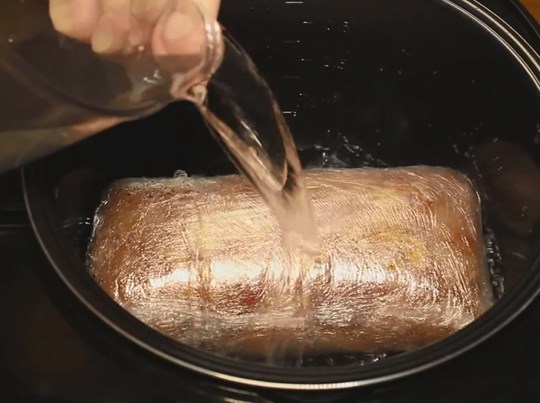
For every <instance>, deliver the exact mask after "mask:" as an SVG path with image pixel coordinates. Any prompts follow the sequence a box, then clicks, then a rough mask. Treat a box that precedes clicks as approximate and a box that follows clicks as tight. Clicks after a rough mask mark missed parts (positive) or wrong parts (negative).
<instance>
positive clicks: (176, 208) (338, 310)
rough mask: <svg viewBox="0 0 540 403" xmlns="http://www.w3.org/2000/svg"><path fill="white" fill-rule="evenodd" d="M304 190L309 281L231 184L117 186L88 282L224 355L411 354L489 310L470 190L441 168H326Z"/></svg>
mask: <svg viewBox="0 0 540 403" xmlns="http://www.w3.org/2000/svg"><path fill="white" fill-rule="evenodd" d="M306 182H307V186H308V190H309V192H310V195H311V198H312V200H313V204H314V215H315V218H316V221H317V225H318V227H319V229H320V234H319V235H320V238H321V240H322V242H321V243H322V249H321V252H320V256H318V257H317V258H316V259H315V260H314V261H313V262H312V264H310V265H309V267H305V268H304V269H303V270H297V271H294V270H293V271H291V270H290V264H289V263H288V262H290V259H289V255H288V254H287V253H286V252H285V250H284V248H283V247H282V241H281V237H280V234H281V232H280V227H279V225H278V223H277V222H276V220H275V219H274V217H273V215H272V214H271V213H270V211H269V209H268V207H267V206H266V205H265V204H264V202H263V201H262V199H261V198H260V196H259V195H258V193H257V192H256V191H255V190H254V189H253V188H252V187H251V185H250V184H249V183H248V182H247V181H246V180H245V179H244V178H243V177H241V176H223V177H214V178H188V177H177V178H170V179H125V180H121V181H118V182H115V183H113V184H112V185H111V186H110V188H109V189H108V190H107V191H106V193H105V194H104V198H103V202H102V204H101V205H100V207H99V208H98V210H97V213H96V216H95V222H94V235H93V239H92V242H91V244H90V249H89V254H88V256H89V268H90V271H91V273H92V275H93V276H94V277H95V278H96V280H97V282H98V283H99V285H100V286H101V287H102V288H103V290H105V292H107V293H108V294H109V295H110V296H111V297H112V298H113V299H114V300H115V301H116V302H117V303H118V304H120V305H121V306H122V307H124V308H125V309H126V310H127V311H129V312H130V313H132V314H133V315H134V316H135V317H137V318H139V319H140V320H141V321H143V322H145V323H146V324H148V325H149V326H151V327H153V328H155V329H157V330H159V331H161V332H162V333H164V334H166V335H168V336H170V337H172V338H174V339H176V340H178V341H180V342H182V343H185V344H188V345H190V346H193V347H196V348H200V349H204V350H206V351H211V352H214V353H218V354H224V355H230V354H232V355H242V356H254V357H270V356H272V354H274V352H275V351H277V350H280V351H281V352H282V353H283V352H286V353H287V352H301V353H302V354H333V353H346V354H349V353H376V352H397V351H405V350H411V349H415V348H419V347H422V346H425V345H427V344H431V343H433V342H436V341H439V340H441V339H443V338H445V337H447V336H449V335H451V334H452V333H454V332H456V331H457V330H459V329H461V328H463V327H464V326H466V325H467V324H469V323H470V322H471V321H473V320H474V319H475V318H477V317H478V316H480V315H481V314H482V313H483V312H485V311H486V310H487V309H488V308H489V307H490V306H491V304H492V302H493V295H492V288H491V284H490V279H489V273H488V270H487V268H486V264H485V256H484V244H483V238H482V225H481V215H480V203H479V198H478V196H477V193H476V192H475V191H474V189H473V188H472V186H471V183H470V181H469V180H468V179H467V178H465V177H464V176H462V175H461V174H459V173H457V172H455V171H453V170H450V169H446V168H436V167H411V168H393V169H343V170H337V169H321V170H310V171H307V172H306ZM291 272H294V273H297V276H296V277H295V278H292V277H293V276H291Z"/></svg>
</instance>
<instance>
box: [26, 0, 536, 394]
mask: <svg viewBox="0 0 540 403" xmlns="http://www.w3.org/2000/svg"><path fill="white" fill-rule="evenodd" d="M221 20H222V22H223V24H224V25H225V26H226V27H227V28H228V30H229V31H230V32H231V33H232V35H233V36H234V37H235V38H236V39H237V40H238V42H240V43H241V44H242V45H243V46H244V47H245V48H246V50H247V51H248V52H249V53H250V54H251V56H252V57H253V59H254V61H255V63H256V64H257V65H258V67H259V69H260V70H261V71H262V73H263V74H264V76H265V77H266V78H267V79H268V81H269V83H270V85H271V87H272V88H273V90H274V92H275V93H276V95H277V98H278V100H279V102H280V106H281V108H282V110H283V112H284V114H285V117H286V118H287V120H288V122H289V123H290V126H291V129H292V132H293V134H294V136H295V140H296V142H297V146H298V149H299V153H300V157H301V159H302V161H303V163H304V165H306V166H335V165H336V164H339V165H340V166H349V167H359V166H408V165H417V164H427V165H439V166H441V165H442V166H448V167H453V168H456V169H459V170H461V171H463V172H465V173H466V174H467V175H468V176H470V177H472V178H473V179H474V180H475V181H476V182H477V183H478V184H479V192H480V193H481V197H482V201H483V207H484V211H485V214H484V215H485V217H484V218H485V220H486V222H487V223H488V224H489V228H490V231H489V234H488V235H489V236H488V240H489V245H488V246H489V247H490V264H491V270H492V277H493V282H494V285H495V286H496V287H495V288H496V291H497V293H498V294H499V297H500V300H499V301H498V302H497V303H496V304H495V306H494V307H493V308H492V309H491V310H490V311H489V312H488V313H486V314H485V315H484V316H482V317H481V318H480V319H479V320H477V321H475V322H474V323H472V324H471V325H470V326H468V327H466V328H465V329H463V330H462V331H460V332H458V333H457V334H455V335H453V336H452V337H450V338H448V339H446V340H444V341H442V342H440V343H438V344H435V345H432V346H429V347H427V348H425V349H422V350H419V351H414V352H409V353H404V354H399V355H396V356H392V357H387V358H384V359H381V360H371V361H369V360H367V361H369V362H367V361H364V360H356V361H354V360H353V361H348V360H347V358H346V357H342V359H341V361H340V359H339V358H338V359H335V360H333V362H334V363H336V362H337V363H338V364H335V365H329V364H328V362H327V361H324V360H321V361H320V362H317V361H316V362H315V363H314V364H312V365H310V366H309V367H296V368H282V367H271V366H265V365H262V364H255V363H249V362H242V361H234V360H230V359H227V358H224V357H218V356H212V355H210V354H206V353H204V352H201V351H197V350H194V349H190V348H188V347H186V346H183V345H180V344H178V343H176V342H175V341H173V340H171V339H169V338H167V337H165V336H163V335H161V334H159V333H157V332H156V331H155V330H152V329H150V328H149V327H146V326H145V325H144V324H142V323H141V322H139V321H138V320H136V319H135V318H134V317H132V316H131V315H129V314H128V313H127V312H125V311H124V310H122V309H121V308H120V307H119V306H118V305H116V304H115V303H114V302H113V301H112V300H110V299H109V298H108V297H107V296H106V295H105V294H104V293H103V292H102V291H101V290H100V289H99V287H98V286H97V284H96V283H95V282H94V280H93V279H92V278H91V277H90V276H89V274H88V273H87V271H86V270H85V265H84V258H85V253H86V247H87V243H88V240H89V236H90V230H91V217H92V215H93V213H94V211H95V208H96V206H97V204H98V202H99V198H100V196H101V193H102V191H103V190H104V188H105V187H106V186H107V185H108V184H109V183H111V181H113V180H115V179H118V178H124V177H163V176H165V177H167V176H172V175H173V174H174V172H175V171H176V170H178V169H182V170H184V171H187V172H188V173H190V174H197V175H215V174H226V173H231V172H234V167H233V165H232V164H231V163H230V162H229V160H228V159H227V157H226V156H225V154H224V153H223V151H222V150H221V149H220V148H219V146H218V145H217V144H216V143H215V141H214V140H213V138H212V136H211V135H210V133H209V132H208V130H207V128H206V126H205V125H204V123H203V121H202V119H201V117H200V116H199V115H198V113H197V111H196V110H195V109H194V108H193V106H192V105H190V104H187V103H186V104H184V103H180V104H175V105H171V106H170V107H168V108H166V109H165V110H163V111H161V112H159V113H157V114H156V115H154V116H151V117H149V118H147V119H144V120H141V121H136V122H130V123H126V124H123V125H121V126H118V127H115V128H113V129H111V130H109V131H107V132H105V133H102V134H100V135H98V136H95V137H94V138H92V139H89V140H87V141H84V142H82V143H80V144H78V145H76V146H74V147H70V148H68V149H66V150H64V151H61V152H58V153H56V154H54V155H52V156H50V157H47V158H44V159H42V160H40V161H38V162H36V163H34V164H32V165H30V166H28V167H26V168H25V169H24V171H23V185H24V192H25V200H26V206H27V209H28V212H29V216H30V218H31V222H32V225H33V227H34V230H35V233H36V235H37V237H38V239H39V242H40V245H41V247H42V249H43V251H44V252H45V254H46V256H47V258H48V260H49V263H50V266H46V267H42V268H41V270H42V272H41V273H40V275H42V276H44V277H45V278H47V280H46V281H50V282H51V293H53V294H55V295H54V296H53V297H52V298H57V299H58V300H59V304H60V305H61V306H62V309H64V310H67V311H71V312H72V311H73V310H76V311H77V312H78V313H77V314H76V316H77V319H78V320H76V322H75V323H78V322H80V323H78V324H77V325H76V326H77V328H78V329H79V330H80V331H81V332H82V333H83V334H85V335H86V337H89V338H91V339H92V342H94V343H95V342H99V343H101V344H103V345H106V346H109V348H110V346H111V345H112V344H114V345H115V346H116V347H115V354H118V355H119V356H122V357H129V358H125V359H126V360H130V361H129V362H132V363H134V364H133V365H137V364H135V363H137V362H144V363H145V364H144V365H150V366H151V367H152V368H156V369H155V370H156V371H164V373H166V375H163V378H162V379H163V382H165V380H168V381H172V382H177V383H178V385H180V384H184V383H186V380H187V379H204V382H205V384H206V385H213V386H209V387H212V388H216V386H215V385H234V386H233V388H236V389H235V390H244V391H248V390H249V391H253V390H258V391H259V392H254V393H257V394H256V395H247V396H252V398H253V400H251V398H249V397H246V398H245V399H246V400H245V401H256V399H262V397H261V396H265V394H266V393H269V395H268V396H273V398H277V399H278V400H279V399H281V398H284V397H283V396H297V397H298V396H302V394H299V393H300V392H298V391H310V392H313V391H319V392H318V393H320V394H318V395H314V394H309V396H310V397H309V398H310V399H312V398H314V397H315V396H321V397H329V398H330V397H332V398H333V399H334V398H335V399H341V398H346V397H350V396H362V395H364V396H378V395H377V394H378V393H383V392H381V391H384V390H387V389H388V388H391V387H393V386H391V385H396V382H397V383H398V384H399V383H400V382H401V383H403V382H413V380H414V379H424V380H426V382H427V379H431V378H421V377H422V376H429V375H416V377H412V378H411V376H412V375H413V374H417V373H424V372H426V371H427V372H426V373H427V374H438V375H437V376H438V377H447V378H448V379H447V380H446V382H444V383H443V384H441V385H444V386H441V390H440V393H442V394H447V395H449V396H450V395H451V393H453V392H456V391H454V390H453V389H454V388H455V389H459V388H460V386H459V385H460V383H462V382H467V381H465V380H463V379H462V380H459V381H458V378H457V377H458V376H461V375H464V376H471V375H470V373H471V371H474V369H473V367H472V366H471V367H469V368H465V369H462V370H449V372H448V373H447V374H449V375H445V372H444V371H443V370H442V369H440V368H444V367H445V366H444V365H443V366H442V367H441V365H442V364H443V363H448V362H450V364H445V365H451V362H453V361H459V360H463V359H465V357H467V356H469V357H472V356H474V355H475V354H476V355H477V356H478V354H480V353H477V351H479V349H481V348H482V347H483V346H487V345H491V346H492V348H493V345H494V344H493V343H491V342H490V341H488V342H486V340H487V339H489V338H490V337H491V336H493V335H494V334H496V333H497V332H500V331H504V330H503V329H504V327H505V326H506V325H508V324H509V323H510V322H511V321H512V320H513V319H515V318H516V317H517V316H518V315H519V314H520V313H521V312H522V311H523V310H525V309H526V308H527V307H528V306H529V305H530V304H531V302H532V301H533V300H534V298H535V297H536V295H537V294H538V291H539V290H540V268H539V267H538V265H539V261H538V258H539V256H540V255H539V254H538V251H539V249H538V247H539V246H540V232H539V226H538V225H537V224H538V222H539V221H538V220H540V200H538V199H540V165H538V164H540V57H539V54H538V52H539V51H540V35H539V30H538V26H537V25H536V23H535V22H534V21H533V20H532V18H530V17H529V16H528V15H527V14H526V12H525V11H524V10H523V9H522V8H521V7H520V6H519V5H518V4H517V3H513V2H509V1H485V2H482V3H480V2H477V1H475V0H409V1H401V0H388V1H384V2H381V1H378V0H362V1H349V0H332V1H329V0H305V1H284V2H276V1H270V0H257V1H250V0H243V1H234V0H232V1H225V2H224V4H223V10H222V17H221ZM53 290H54V291H53ZM66 298H67V299H66ZM66 301H69V303H68V302H66ZM83 318H84V320H82V319H83ZM89 323H91V325H89ZM85 329H87V331H86V330H85ZM95 329H99V330H98V331H96V330H95ZM490 343H491V344H490ZM486 348H487V347H486ZM505 348H506V347H505ZM469 350H473V351H472V352H471V351H469ZM465 352H467V354H465V356H464V357H460V358H456V357H458V356H462V355H463V354H464V353H465ZM483 354H484V356H486V357H489V358H487V359H488V360H492V361H490V362H494V363H496V362H497V359H496V357H497V355H500V354H501V352H500V351H492V352H486V350H484V353H483ZM462 362H464V361H462ZM501 370H502V368H501ZM437 371H438V372H437ZM432 376H435V375H432ZM199 377H201V378H199ZM418 377H420V378H418ZM397 380H399V381H397ZM452 380H453V382H451V381H452ZM429 382H431V381H429ZM449 382H450V383H453V385H450V384H449ZM416 384H417V385H418V387H419V388H422V387H426V388H428V387H430V386H429V385H422V381H417V382H416ZM217 388H218V389H220V388H222V386H218V387H217ZM254 388H256V389H254ZM259 388H260V389H259ZM218 389H215V390H218ZM338 389H339V390H340V391H336V390H338ZM220 390H221V389H220ZM293 390H295V391H297V392H294V393H296V394H293V395H287V392H285V391H293ZM329 390H332V391H334V392H332V394H328V393H330V392H328V391H329ZM323 391H326V392H324V393H323ZM430 393H431V394H430V395H429V396H431V399H434V398H435V397H434V396H436V395H437V394H436V393H437V391H434V390H432V391H431V392H430ZM381 396H382V395H381ZM410 396H412V395H410ZM426 396H427V395H426ZM453 396H458V395H453ZM480 397H481V396H480ZM180 398H181V397H180V396H178V399H180ZM269 398H270V399H272V397H269ZM381 399H382V398H381ZM179 401H182V400H179ZM229 401H230V400H229ZM239 401H241V400H239ZM260 401H263V400H260ZM371 401H382V400H377V398H376V397H373V399H372V400H371ZM415 401H416V400H415Z"/></svg>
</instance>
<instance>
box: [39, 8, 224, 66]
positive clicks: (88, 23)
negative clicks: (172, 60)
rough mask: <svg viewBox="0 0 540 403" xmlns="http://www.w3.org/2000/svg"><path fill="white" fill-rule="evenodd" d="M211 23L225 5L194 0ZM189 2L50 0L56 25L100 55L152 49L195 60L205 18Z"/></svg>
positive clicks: (158, 53) (203, 40)
mask: <svg viewBox="0 0 540 403" xmlns="http://www.w3.org/2000/svg"><path fill="white" fill-rule="evenodd" d="M192 1H194V2H196V4H197V5H198V6H199V7H200V9H201V11H202V12H203V13H205V15H207V16H208V17H210V18H212V19H216V18H217V14H218V11H219V4H220V0H192ZM193 4H194V3H191V2H190V1H188V0H49V13H50V17H51V20H52V23H53V26H54V27H55V29H56V30H57V31H59V32H60V33H62V34H64V35H66V36H69V37H71V38H74V39H77V40H80V41H83V42H87V43H90V44H91V46H92V49H93V50H94V52H96V53H99V54H129V53H132V52H134V51H137V50H141V49H144V48H146V47H147V46H150V47H151V49H152V52H153V54H154V56H158V57H159V56H174V55H194V54H198V53H200V51H201V49H202V48H203V47H204V44H205V40H206V38H205V37H204V27H203V26H202V24H203V21H202V19H200V18H199V19H194V18H193V17H192V15H193V14H192V13H193Z"/></svg>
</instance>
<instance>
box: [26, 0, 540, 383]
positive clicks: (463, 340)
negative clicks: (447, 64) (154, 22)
mask: <svg viewBox="0 0 540 403" xmlns="http://www.w3.org/2000/svg"><path fill="white" fill-rule="evenodd" d="M442 2H444V3H446V4H448V5H450V6H451V7H454V8H456V9H458V11H460V12H463V13H464V14H466V15H467V16H468V17H469V18H472V19H473V20H476V19H477V18H478V16H471V15H470V14H471V13H470V12H469V11H467V10H465V9H463V8H461V9H460V8H459V6H458V5H457V4H455V3H458V2H459V3H462V4H464V5H466V6H467V7H472V9H473V10H474V13H479V15H485V14H487V15H488V16H490V17H491V19H490V21H492V23H497V19H493V18H494V16H495V17H496V18H499V17H497V16H496V15H495V14H494V13H492V12H491V11H489V10H487V9H485V8H478V4H479V3H477V2H476V1H475V0H455V1H453V0H442ZM475 5H476V6H475ZM482 7H483V6H482ZM500 21H502V20H500ZM484 22H485V21H484ZM503 24H504V22H503ZM502 28H503V32H505V34H506V35H507V36H508V37H510V38H512V39H513V41H514V42H517V43H521V45H522V46H524V49H525V53H526V54H527V48H528V45H527V43H526V42H525V41H524V40H523V38H521V37H520V36H519V35H518V34H517V33H516V35H513V34H512V32H513V29H512V28H511V27H504V25H503V27H502ZM514 32H515V31H514ZM491 33H492V34H493V35H494V36H496V37H498V39H499V40H502V37H501V34H498V33H496V32H494V31H491ZM503 45H504V46H506V47H507V49H508V46H509V44H508V43H506V44H504V43H503ZM509 50H511V52H512V53H513V54H514V57H516V58H521V56H520V55H519V53H515V51H516V50H515V49H513V50H512V49H509ZM521 50H522V51H523V48H522V49H521ZM530 50H531V53H530V54H529V55H528V56H529V59H530V60H529V61H530V62H532V63H533V66H534V68H535V69H536V70H537V74H538V77H536V80H535V83H536V85H537V87H538V88H539V90H540V64H539V63H538V60H539V58H538V54H537V53H536V52H534V50H533V49H530ZM533 73H534V72H533ZM529 75H530V72H529ZM533 79H534V77H533ZM39 167H40V163H39V162H38V163H36V164H34V165H32V166H29V167H27V168H23V169H22V170H21V178H22V183H23V192H24V199H25V204H26V208H27V211H28V215H29V218H30V222H31V225H32V228H33V230H34V232H35V234H36V237H37V239H38V241H39V243H40V245H41V247H42V249H43V251H44V253H45V255H46V256H47V258H48V260H49V262H50V263H51V265H52V267H53V268H54V270H55V272H56V274H57V275H58V276H59V277H60V278H61V280H62V282H63V283H64V284H65V285H66V286H67V287H68V289H69V290H70V291H71V292H72V293H73V294H74V295H75V296H76V297H77V299H78V300H79V301H80V302H81V303H82V304H83V305H84V306H85V307H86V308H87V309H89V310H90V311H91V312H92V313H93V314H94V315H96V316H97V317H98V318H100V319H101V320H102V321H103V322H105V323H106V324H107V325H108V326H109V327H111V328H112V329H114V330H115V331H116V332H118V333H119V334H121V335H122V336H123V337H125V338H127V339H129V340H130V341H131V342H133V343H135V344H137V345H138V346H139V347H142V348H143V349H145V350H147V351H150V352H151V353H152V354H154V355H157V356H159V357H161V358H163V359H165V360H167V361H169V362H172V363H175V364H177V365H179V366H181V367H184V368H187V369H190V370H193V371H195V372H198V373H202V374H204V375H209V376H212V377H214V378H219V379H221V380H225V381H232V382H235V383H240V384H245V385H250V386H258V387H267V388H278V389H289V390H330V389H345V388H351V387H359V386H368V385H372V384H377V383H381V382H386V381H390V380H395V379H398V378H402V377H404V376H408V375H412V374H415V373H418V372H422V371H424V370H426V369H429V368H433V367H435V366H438V365H440V364H442V363H444V362H446V361H448V360H451V359H452V358H454V357H456V356H458V355H461V354H463V353H464V352H466V351H468V350H470V349H472V348H474V347H476V346H477V345H479V344H481V343H482V342H484V341H485V340H487V339H488V338H490V337H491V336H492V335H493V334H495V333H496V332H498V331H499V330H500V329H501V328H503V327H505V326H506V325H507V324H508V323H510V322H511V321H512V320H514V319H515V318H516V317H517V316H518V315H519V314H520V313H521V312H522V311H523V310H525V309H526V308H527V307H528V306H529V305H530V303H531V302H532V301H533V300H534V299H535V298H536V297H537V295H538V294H539V293H540V270H538V266H539V264H540V260H539V257H537V259H536V260H535V262H534V264H533V265H532V267H531V270H530V271H529V273H527V274H526V275H525V276H524V278H522V279H521V281H520V284H519V285H518V286H517V287H516V289H515V290H514V291H513V292H510V293H509V294H507V295H505V296H504V297H503V299H502V300H501V301H499V302H498V303H497V304H496V305H495V306H494V307H493V308H492V309H491V310H490V311H489V312H487V313H486V314H485V315H484V316H482V317H481V318H479V319H478V320H477V321H475V322H474V323H472V324H471V325H470V326H468V327H467V328H465V329H463V330H462V331H460V332H458V333H456V334H454V335H453V336H451V337H450V338H448V339H446V340H444V341H442V342H440V343H437V344H435V345H432V346H429V347H426V348H424V349H421V350H418V351H414V352H410V353H404V354H402V355H399V356H396V357H390V358H387V359H385V360H383V361H381V362H378V363H374V364H371V365H369V366H366V367H354V368H353V369H351V368H347V367H340V368H331V367H330V368H325V374H324V378H327V379H329V380H328V381H324V382H313V379H314V377H316V378H317V377H320V376H317V374H316V373H314V372H316V371H320V369H317V368H314V369H299V370H296V371H295V370H292V369H291V370H287V372H286V373H285V375H283V369H282V368H277V369H275V370H274V369H273V368H267V367H261V368H260V369H261V371H260V374H257V373H256V371H255V370H254V368H253V366H254V364H246V363H235V362H231V361H230V360H228V359H226V358H221V357H215V356H210V355H209V354H207V353H201V352H198V351H195V350H194V349H191V348H189V347H185V346H182V345H180V344H179V343H177V342H175V341H173V340H171V339H169V338H167V337H166V336H163V335H161V334H159V333H158V332H157V331H155V330H153V329H150V328H149V327H147V326H146V325H144V324H142V323H141V322H139V321H138V320H137V319H135V318H133V317H132V316H131V315H130V314H128V313H127V312H125V311H124V310H123V309H122V308H120V307H119V306H118V305H116V303H114V302H113V301H112V300H111V299H110V298H108V297H107V296H106V295H105V293H104V292H102V290H101V289H99V287H98V286H97V284H95V283H93V284H92V283H91V280H92V279H91V278H90V276H86V277H88V278H87V279H84V280H83V276H80V274H77V275H76V276H75V275H73V276H71V277H73V278H70V275H71V274H72V273H69V272H68V275H67V276H66V273H65V271H64V270H63V269H62V266H64V267H65V266H68V265H71V264H72V263H73V262H70V261H69V260H70V259H68V258H67V256H66V255H65V254H62V253H61V249H62V247H63V246H64V245H63V243H62V242H61V241H60V239H61V238H59V236H60V234H59V231H54V233H53V234H52V235H53V239H52V240H51V238H50V236H49V239H46V238H47V236H46V235H51V234H44V233H43V232H42V231H41V230H40V228H51V225H48V222H47V221H48V220H52V216H51V211H50V209H49V211H47V207H46V206H44V204H43V203H39V202H38V201H39V199H40V198H39V195H40V194H42V193H41V192H40V188H39V186H36V185H37V184H39V183H42V181H41V182H40V180H39V178H40V175H41V174H42V173H43V172H42V171H41V170H40V168H39ZM52 228H56V230H58V228H57V227H55V226H54V225H52ZM66 259H67V260H66ZM62 263H65V264H62ZM88 280H90V281H88ZM83 283H87V284H83ZM77 284H78V285H77ZM89 285H90V286H89ZM81 287H82V289H81ZM81 290H82V291H81ZM518 290H519V292H517V291H518ZM98 292H101V295H98ZM92 299H94V301H93V300H92ZM96 302H97V303H96ZM100 305H101V306H100ZM96 306H98V307H97V308H96ZM113 306H114V308H112V307H113ZM102 308H106V309H107V310H109V309H111V311H110V312H107V311H105V312H104V311H103V309H102ZM112 316H117V317H118V319H119V321H116V320H112V319H111V317H112ZM501 318H504V320H502V321H501ZM130 326H131V327H134V328H135V330H129V329H126V328H127V327H130ZM486 330H487V331H486ZM479 334H480V336H479ZM156 344H161V346H160V347H161V348H158V347H156ZM181 354H185V355H188V354H190V355H191V357H190V358H192V359H191V360H186V357H180V355H181ZM201 360H202V361H203V363H202V364H201V363H200V361H201ZM197 361H199V362H198V363H197ZM205 363H206V365H204V364H205ZM209 363H212V366H213V367H214V368H216V367H217V368H218V369H216V370H211V369H209V368H208V367H210V366H209V365H208V364H209ZM246 366H249V367H250V368H249V369H245V368H241V367H246ZM220 367H221V368H220ZM232 367H239V368H236V369H235V370H232ZM255 367H258V366H255ZM396 367H397V368H398V370H397V371H396ZM399 368H401V369H399ZM278 372H279V373H278ZM294 372H298V373H294ZM330 372H331V373H333V374H335V375H333V374H329V373H330ZM344 372H346V373H347V374H348V376H345V375H344V374H343V373H344ZM235 373H236V374H235ZM358 373H360V374H358ZM254 375H260V376H257V377H256V376H254ZM358 375H360V376H358ZM257 378H262V379H257ZM283 378H288V379H291V380H292V381H291V382H283V381H279V379H281V380H283ZM331 378H335V379H336V380H335V381H332V380H330V379H331ZM337 379H341V380H337ZM310 380H311V381H310Z"/></svg>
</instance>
